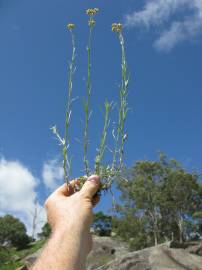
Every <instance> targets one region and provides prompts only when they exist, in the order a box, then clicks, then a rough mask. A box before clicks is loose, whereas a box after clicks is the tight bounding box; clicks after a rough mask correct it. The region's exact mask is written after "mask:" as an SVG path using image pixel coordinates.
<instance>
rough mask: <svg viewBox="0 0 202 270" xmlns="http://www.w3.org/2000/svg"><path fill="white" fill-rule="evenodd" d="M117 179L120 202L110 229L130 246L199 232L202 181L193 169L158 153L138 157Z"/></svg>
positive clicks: (183, 237) (148, 243)
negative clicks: (124, 176) (148, 157)
mask: <svg viewBox="0 0 202 270" xmlns="http://www.w3.org/2000/svg"><path fill="white" fill-rule="evenodd" d="M127 178H128V182H122V181H120V182H119V185H118V186H119V189H120V190H121V194H122V195H121V200H122V204H120V205H117V206H116V207H117V211H118V213H119V218H114V230H115V231H116V233H117V234H118V235H120V236H122V238H123V239H125V240H127V241H129V242H130V244H131V247H132V248H133V249H139V248H142V247H146V246H151V245H157V244H158V243H161V242H164V241H165V240H172V239H174V240H178V241H180V242H182V241H185V240H187V239H190V238H191V237H192V236H193V235H194V233H195V235H196V234H197V233H199V232H200V228H201V218H200V213H201V212H200V211H201V209H202V185H201V182H200V180H199V175H198V174H197V173H190V172H187V171H186V170H185V169H184V168H183V167H182V166H181V165H180V164H179V163H178V162H177V161H175V160H168V159H167V158H166V157H165V156H164V155H162V154H161V155H160V158H159V161H155V162H153V161H139V162H137V163H136V164H135V165H134V166H133V168H132V169H131V170H130V171H129V175H128V177H127Z"/></svg>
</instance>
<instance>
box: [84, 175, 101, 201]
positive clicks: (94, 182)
mask: <svg viewBox="0 0 202 270" xmlns="http://www.w3.org/2000/svg"><path fill="white" fill-rule="evenodd" d="M99 188H100V178H99V176H97V175H91V176H90V177H89V178H88V179H87V181H86V182H85V183H84V185H83V187H82V189H81V191H80V193H82V194H83V195H85V196H86V197H87V198H89V199H90V200H92V199H93V196H94V195H95V194H96V192H97V191H98V190H99Z"/></svg>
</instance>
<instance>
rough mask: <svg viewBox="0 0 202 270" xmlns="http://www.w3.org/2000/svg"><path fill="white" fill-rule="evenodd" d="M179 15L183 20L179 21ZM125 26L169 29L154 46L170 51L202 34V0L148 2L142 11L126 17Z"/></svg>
mask: <svg viewBox="0 0 202 270" xmlns="http://www.w3.org/2000/svg"><path fill="white" fill-rule="evenodd" d="M178 14H181V16H180V17H181V19H178V20H177V19H176V15H178ZM183 14H184V15H183ZM125 24H126V26H128V27H141V26H143V27H146V28H147V29H149V28H151V27H159V26H161V28H162V27H168V29H166V28H164V30H163V31H162V32H161V33H160V37H159V38H157V40H156V41H155V42H154V46H155V48H157V49H159V50H165V51H169V50H171V49H172V48H173V47H174V46H175V45H177V44H178V43H179V42H182V41H186V40H190V39H192V38H194V37H196V36H198V35H199V34H200V33H201V32H202V0H146V4H145V6H144V7H143V9H142V10H140V11H135V12H134V13H133V14H132V15H127V16H126V21H125ZM165 25H169V26H165Z"/></svg>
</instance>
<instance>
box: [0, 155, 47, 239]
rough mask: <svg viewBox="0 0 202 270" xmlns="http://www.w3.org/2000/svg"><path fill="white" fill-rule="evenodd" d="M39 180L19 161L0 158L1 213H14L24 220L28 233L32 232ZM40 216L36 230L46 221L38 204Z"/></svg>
mask: <svg viewBox="0 0 202 270" xmlns="http://www.w3.org/2000/svg"><path fill="white" fill-rule="evenodd" d="M37 185H38V180H37V179H36V178H35V177H34V176H33V175H32V173H31V172H30V171H29V170H28V169H27V168H26V167H25V166H23V165H22V164H21V163H20V162H18V161H7V160H6V159H4V158H1V159H0V214H1V215H4V214H8V213H9V214H12V215H14V216H16V217H18V218H20V220H22V221H23V222H24V224H25V225H26V227H27V229H28V233H29V234H31V233H32V222H33V212H34V208H35V200H36V198H37V194H36V191H35V188H36V187H37ZM38 211H39V212H40V216H39V217H38V224H37V225H38V226H37V228H36V232H39V231H40V228H41V225H42V222H44V221H45V211H44V209H43V207H42V206H40V205H38Z"/></svg>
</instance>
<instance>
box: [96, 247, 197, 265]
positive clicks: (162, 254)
mask: <svg viewBox="0 0 202 270" xmlns="http://www.w3.org/2000/svg"><path fill="white" fill-rule="evenodd" d="M98 269H99V270H171V269H173V270H185V269H186V270H201V269H202V258H201V257H200V256H197V255H193V254H190V253H189V252H188V251H186V250H184V249H171V248H169V247H168V246H167V245H159V246H156V247H152V248H147V249H143V250H140V251H135V252H130V253H128V254H126V255H123V256H121V257H120V258H117V259H115V260H113V261H111V262H109V263H107V264H106V265H104V266H102V267H100V268H98Z"/></svg>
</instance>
